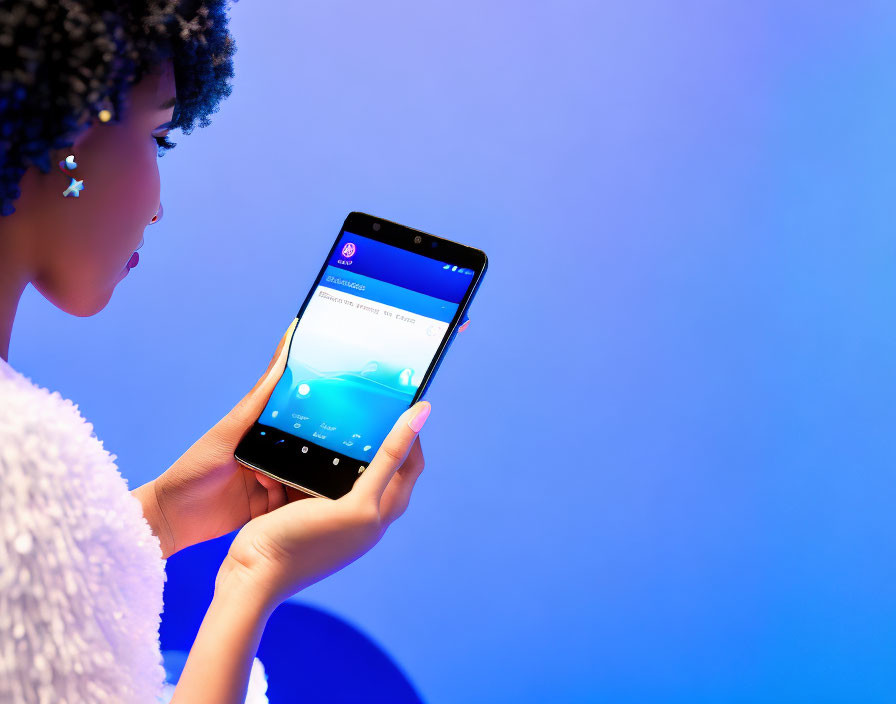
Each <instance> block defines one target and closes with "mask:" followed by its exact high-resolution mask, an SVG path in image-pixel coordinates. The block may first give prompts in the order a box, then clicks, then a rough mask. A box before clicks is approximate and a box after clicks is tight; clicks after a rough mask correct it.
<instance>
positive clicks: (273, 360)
mask: <svg viewBox="0 0 896 704" xmlns="http://www.w3.org/2000/svg"><path fill="white" fill-rule="evenodd" d="M298 322H299V319H298V318H293V321H292V322H291V323H290V324H289V327H288V328H286V332H285V333H283V336H282V337H281V338H280V342H279V343H278V345H277V350H276V351H275V352H274V356H273V357H272V358H271V361H270V362H269V363H268V368H267V369H265V372H264V374H262V375H261V378H260V379H259V380H258V381H257V382H256V384H255V386H254V387H253V391H254V390H255V389H256V388H258V387H259V386H260V385H261V384H263V383H264V381H265V379H266V378H267V377H268V375H269V374H270V373H271V370H273V369H275V367H276V368H279V367H280V365H279V364H278V362H279V361H280V356H281V355H282V354H283V348H284V347H285V346H286V343H287V340H289V336H290V335H291V334H292V331H293V328H295V326H296V324H297V323H298Z"/></svg>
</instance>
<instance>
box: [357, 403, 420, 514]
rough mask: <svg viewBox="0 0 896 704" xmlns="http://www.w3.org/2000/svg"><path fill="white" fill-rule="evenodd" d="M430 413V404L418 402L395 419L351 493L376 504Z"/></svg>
mask: <svg viewBox="0 0 896 704" xmlns="http://www.w3.org/2000/svg"><path fill="white" fill-rule="evenodd" d="M429 411H430V404H429V401H420V402H419V403H415V404H414V405H413V406H411V407H410V408H409V409H408V410H406V411H405V412H404V413H402V414H401V415H400V416H399V417H398V420H397V421H395V425H393V426H392V430H391V431H390V432H389V434H388V435H387V436H386V439H385V440H383V444H382V445H381V446H380V448H379V450H377V453H376V455H374V458H373V459H372V460H371V461H370V463H369V464H368V465H367V469H365V470H364V473H363V474H362V475H361V476H360V477H359V478H358V480H357V481H356V482H355V485H354V487H353V488H352V490H351V492H349V493H350V494H352V495H355V496H362V497H366V498H372V499H373V500H374V501H376V503H377V505H379V501H380V499H381V498H382V496H383V492H384V491H385V490H386V487H387V486H388V485H389V482H390V481H391V480H392V476H393V475H394V474H395V473H396V472H397V471H398V469H399V468H400V467H401V466H402V464H403V463H404V461H405V459H406V458H407V456H408V453H409V452H410V451H411V446H412V445H413V444H414V441H415V440H416V439H417V433H419V432H420V429H421V428H422V427H423V423H424V422H426V419H427V417H428V416H429Z"/></svg>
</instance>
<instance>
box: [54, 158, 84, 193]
mask: <svg viewBox="0 0 896 704" xmlns="http://www.w3.org/2000/svg"><path fill="white" fill-rule="evenodd" d="M59 168H60V169H61V170H62V173H64V174H65V175H66V176H68V171H71V170H72V169H77V168H78V165H77V164H76V163H75V156H74V154H69V155H68V156H67V157H65V159H64V160H63V161H60V162H59ZM66 169H68V171H66ZM82 190H84V179H81V180H80V181H79V180H78V179H76V178H72V181H71V183H70V184H68V188H66V189H65V190H64V191H63V192H62V197H63V198H68V197H69V196H74V197H75V198H80V197H81V191H82Z"/></svg>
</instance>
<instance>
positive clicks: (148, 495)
mask: <svg viewBox="0 0 896 704" xmlns="http://www.w3.org/2000/svg"><path fill="white" fill-rule="evenodd" d="M131 496H134V497H135V498H136V499H137V500H138V501H140V505H141V506H142V507H143V517H144V518H145V519H146V522H147V523H149V527H150V528H151V529H152V532H153V535H155V536H156V537H157V538H158V539H159V543H160V544H161V546H162V557H163V558H165V559H166V560H167V559H168V558H169V557H171V555H173V554H174V552H175V550H174V536H173V534H172V532H171V526H169V525H168V521H166V520H165V514H164V513H162V508H161V506H160V505H159V497H158V494H157V493H156V483H155V480H153V481H151V482H147V483H146V484H144V485H143V486H138V487H137V488H136V489H133V490H132V491H131Z"/></svg>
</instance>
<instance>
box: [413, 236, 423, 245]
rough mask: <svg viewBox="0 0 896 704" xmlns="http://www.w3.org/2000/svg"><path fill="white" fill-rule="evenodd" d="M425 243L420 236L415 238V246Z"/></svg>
mask: <svg viewBox="0 0 896 704" xmlns="http://www.w3.org/2000/svg"><path fill="white" fill-rule="evenodd" d="M422 241H423V238H422V237H421V236H420V235H417V236H416V237H415V238H414V244H420V243H421V242H422Z"/></svg>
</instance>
